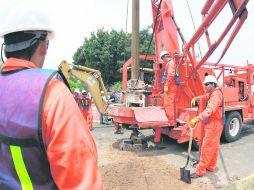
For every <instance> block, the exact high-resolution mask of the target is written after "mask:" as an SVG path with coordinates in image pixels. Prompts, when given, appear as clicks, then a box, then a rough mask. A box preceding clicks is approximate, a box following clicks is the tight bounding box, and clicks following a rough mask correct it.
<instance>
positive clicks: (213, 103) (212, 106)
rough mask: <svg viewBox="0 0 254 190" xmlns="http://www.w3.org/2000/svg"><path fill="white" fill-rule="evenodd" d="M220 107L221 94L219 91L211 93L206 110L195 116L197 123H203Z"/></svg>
mask: <svg viewBox="0 0 254 190" xmlns="http://www.w3.org/2000/svg"><path fill="white" fill-rule="evenodd" d="M221 105H222V93H221V91H220V90H214V91H213V92H212V93H211V96H210V101H209V102H208V105H207V106H206V109H205V110H204V111H203V112H202V113H200V114H199V115H198V116H197V119H198V121H203V120H205V119H206V118H209V117H210V116H211V115H212V114H214V113H215V112H216V111H217V109H218V108H219V107H220V106H221Z"/></svg>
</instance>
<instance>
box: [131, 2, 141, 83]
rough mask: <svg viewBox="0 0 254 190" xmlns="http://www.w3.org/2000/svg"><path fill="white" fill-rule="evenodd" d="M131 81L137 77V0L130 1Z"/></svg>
mask: <svg viewBox="0 0 254 190" xmlns="http://www.w3.org/2000/svg"><path fill="white" fill-rule="evenodd" d="M131 57H132V63H131V79H132V80H137V79H138V77H139V0H132V42H131Z"/></svg>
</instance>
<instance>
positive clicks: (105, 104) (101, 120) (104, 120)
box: [100, 91, 109, 125]
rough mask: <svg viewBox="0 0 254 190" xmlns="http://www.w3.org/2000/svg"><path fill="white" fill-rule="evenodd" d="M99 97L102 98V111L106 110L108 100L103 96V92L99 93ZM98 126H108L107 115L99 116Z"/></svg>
mask: <svg viewBox="0 0 254 190" xmlns="http://www.w3.org/2000/svg"><path fill="white" fill-rule="evenodd" d="M101 96H102V102H103V107H104V109H106V107H107V105H108V100H107V98H106V96H105V94H104V91H101ZM100 124H106V125H108V124H109V123H108V114H107V113H105V114H102V113H101V114H100Z"/></svg>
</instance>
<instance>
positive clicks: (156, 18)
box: [145, 0, 162, 61]
mask: <svg viewBox="0 0 254 190" xmlns="http://www.w3.org/2000/svg"><path fill="white" fill-rule="evenodd" d="M161 3H162V0H160V3H159V6H158V8H157V11H156V17H155V21H154V26H153V33H152V37H151V39H150V42H149V46H148V48H147V51H146V56H145V61H146V57H147V55H148V52H149V49H150V47H151V44H152V41H153V36H154V32H155V28H156V25H157V21H158V16H159V10H160V7H161Z"/></svg>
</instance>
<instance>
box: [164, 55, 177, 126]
mask: <svg viewBox="0 0 254 190" xmlns="http://www.w3.org/2000/svg"><path fill="white" fill-rule="evenodd" d="M160 58H161V59H162V60H163V62H164V63H165V64H166V68H165V74H164V77H165V79H166V80H165V81H162V82H163V83H164V94H163V95H164V109H165V112H166V115H167V117H168V120H169V124H170V125H171V126H175V125H176V121H175V120H176V118H175V115H176V107H175V104H176V102H175V99H176V91H177V85H176V83H175V74H176V64H175V62H174V60H173V59H172V57H171V55H170V53H168V52H167V51H162V52H161V54H160Z"/></svg>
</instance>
